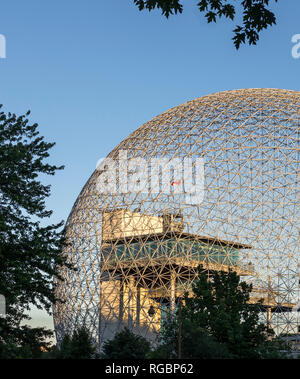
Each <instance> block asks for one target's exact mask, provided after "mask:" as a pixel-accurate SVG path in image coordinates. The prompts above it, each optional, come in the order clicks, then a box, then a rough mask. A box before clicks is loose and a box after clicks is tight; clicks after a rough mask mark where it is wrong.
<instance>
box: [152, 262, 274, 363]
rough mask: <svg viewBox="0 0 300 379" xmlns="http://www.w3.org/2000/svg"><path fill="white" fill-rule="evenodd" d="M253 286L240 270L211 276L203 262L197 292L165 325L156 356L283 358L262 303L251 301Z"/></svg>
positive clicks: (195, 291) (186, 298)
mask: <svg viewBox="0 0 300 379" xmlns="http://www.w3.org/2000/svg"><path fill="white" fill-rule="evenodd" d="M251 290H252V287H251V285H249V284H247V283H246V282H242V281H240V277H239V276H238V275H237V274H236V273H235V272H231V271H230V272H228V273H226V272H217V271H216V272H213V273H212V274H211V276H210V278H208V275H207V272H205V271H204V270H202V268H201V266H200V267H199V277H198V280H197V281H196V282H195V283H194V284H193V287H192V292H193V296H188V294H186V295H185V298H184V301H183V304H182V306H180V307H178V310H177V314H176V316H175V317H169V319H168V322H167V323H165V325H164V326H163V327H162V334H161V343H160V346H159V347H158V349H157V350H156V351H155V352H154V353H153V357H155V358H176V357H178V356H179V355H181V358H195V359H201V358H202V359H207V358H242V359H244V358H247V359H249V358H250V359H251V358H253V359H258V358H265V357H268V358H270V357H276V358H278V357H279V356H280V354H278V353H277V351H278V346H277V345H275V343H273V342H271V341H270V340H269V336H270V331H269V330H268V329H267V327H266V325H264V324H263V323H261V322H260V318H259V315H260V309H259V306H255V305H252V304H250V302H249V299H250V293H251ZM179 350H180V353H179Z"/></svg>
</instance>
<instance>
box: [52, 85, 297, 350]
mask: <svg viewBox="0 0 300 379" xmlns="http://www.w3.org/2000/svg"><path fill="white" fill-rule="evenodd" d="M299 125H300V93H299V92H296V91H287V90H280V89H244V90H234V91H227V92H221V93H216V94H212V95H209V96H204V97H201V98H199V99H195V100H192V101H189V102H187V103H185V104H182V105H180V106H177V107H175V108H172V109H170V110H168V111H167V112H164V113H162V114H161V115H159V116H157V117H155V118H154V119H153V120H151V121H149V122H147V123H146V124H144V125H142V126H141V127H140V128H139V129H137V130H136V131H134V132H133V133H132V134H131V135H129V136H128V137H127V138H126V139H125V140H124V141H122V142H121V143H120V144H119V145H118V146H117V147H116V148H115V149H114V150H113V151H112V152H111V153H110V154H109V155H108V157H110V158H113V159H117V158H118V154H119V152H120V151H121V150H124V151H127V153H128V158H132V157H142V158H144V159H146V160H147V161H149V160H150V159H151V158H153V157H165V158H168V159H172V158H174V157H179V158H183V157H188V156H189V157H191V158H193V159H194V158H197V157H203V158H204V159H205V196H204V200H203V202H202V203H201V204H200V205H198V206H192V205H187V204H185V203H184V202H183V201H182V197H181V195H180V194H178V195H176V194H172V193H171V194H158V195H156V196H153V195H151V194H149V195H145V194H142V193H135V194H121V195H120V194H102V195H101V194H99V193H98V192H97V189H96V185H97V181H99V180H101V175H102V172H101V171H99V170H95V171H94V173H93V174H92V175H91V177H90V179H89V180H88V182H87V183H86V185H85V186H84V188H83V189H82V191H81V193H80V195H79V197H78V199H77V200H76V202H75V204H74V206H73V209H72V211H71V213H70V216H69V218H68V221H67V224H66V232H67V239H68V241H69V246H67V247H66V248H65V251H64V254H66V255H67V256H68V259H69V261H70V262H72V263H73V264H74V265H75V266H76V267H77V271H75V272H72V271H69V270H63V271H62V275H63V277H64V278H65V280H64V282H60V281H57V282H56V283H55V285H56V293H57V296H59V297H60V298H61V299H63V300H64V303H62V304H61V303H57V304H56V305H55V307H54V322H55V330H56V334H57V339H58V341H60V340H61V339H62V337H63V335H64V334H65V333H66V332H69V333H70V332H72V330H73V329H74V328H76V327H78V326H80V325H86V326H88V328H89V329H90V331H91V332H92V334H93V336H94V338H95V342H96V343H98V344H99V345H101V343H102V342H103V340H105V339H107V338H111V337H112V336H113V334H114V333H115V332H116V331H117V330H120V329H121V328H122V327H123V326H124V325H127V326H129V327H131V328H133V329H134V330H135V331H136V332H137V333H140V334H142V335H144V336H146V337H147V338H149V339H150V340H154V338H155V335H156V334H157V333H158V332H159V329H160V325H161V321H162V318H163V314H162V309H163V307H164V306H165V309H167V310H168V309H169V310H171V311H174V308H175V307H176V302H177V300H178V298H180V297H182V294H183V291H185V290H189V288H190V284H191V283H192V282H193V280H195V278H196V277H197V274H196V270H195V267H196V264H197V259H196V258H195V257H194V258H191V252H190V251H189V250H188V249H187V251H186V252H185V253H184V255H183V256H182V255H181V256H180V257H174V256H173V257H170V256H165V257H159V258H158V257H155V254H153V256H151V257H148V258H147V259H144V261H142V260H141V258H140V256H139V255H138V254H137V253H132V254H131V255H130V256H126V259H123V258H120V257H119V256H118V255H117V254H116V246H117V245H118V244H123V245H124V246H126V245H127V246H128V251H130V245H131V244H132V243H133V242H132V239H130V238H124V237H121V236H120V238H115V239H112V240H111V241H110V242H109V244H110V247H111V248H110V253H109V254H107V250H106V253H105V248H104V247H105V246H106V245H107V243H108V242H107V241H105V240H104V239H103V234H104V233H105V231H104V230H103V222H102V220H103V215H104V214H105V212H108V211H114V210H116V209H123V210H125V211H129V212H132V214H134V212H137V211H136V210H138V212H139V213H140V214H141V215H145V217H161V215H163V214H169V215H175V216H176V215H181V216H182V219H183V228H182V229H180V230H179V231H178V230H177V232H176V233H175V232H174V230H170V228H169V229H168V228H167V229H163V230H162V234H161V235H160V239H161V241H165V240H166V239H167V238H169V237H168V233H169V234H170V233H173V238H174V239H175V240H177V241H179V240H182V239H189V238H191V237H190V236H191V235H192V236H194V237H193V238H196V239H197V238H199V237H197V236H204V237H206V238H208V239H209V240H207V241H206V243H207V244H208V246H211V247H212V248H213V246H216V245H217V244H218V243H219V242H218V241H220V240H221V241H225V242H224V243H225V245H226V243H227V245H228V244H229V245H230V242H228V241H233V243H236V244H237V243H239V244H240V249H239V262H237V263H236V264H234V263H233V264H232V265H229V266H228V267H225V266H226V265H223V266H222V264H215V265H213V264H214V263H213V262H212V263H211V264H209V263H208V262H209V261H207V260H206V261H205V260H204V261H203V260H202V262H201V263H202V264H204V268H205V269H206V270H207V272H208V274H209V272H210V271H213V270H228V269H229V268H231V269H234V270H236V271H237V272H238V273H239V274H240V275H243V279H245V280H247V281H248V282H251V283H253V285H254V292H253V296H252V300H251V301H252V302H253V303H256V302H257V301H258V300H259V299H263V301H264V309H262V311H264V312H262V318H263V319H264V320H265V322H267V323H268V324H269V325H270V326H271V327H272V328H273V329H274V330H275V332H276V333H295V332H297V331H298V329H299V318H298V313H297V312H295V306H296V304H297V302H298V301H299V268H300V265H299V263H300V262H299V255H300V254H299V234H298V233H299V211H298V206H299V130H300V128H299ZM129 215H130V213H129ZM149 230H150V229H149V228H148V231H149ZM148 234H149V233H148ZM150 234H151V233H150ZM154 234H155V233H154ZM133 237H134V233H133ZM138 240H139V246H142V245H143V244H144V246H145V245H146V243H147V241H149V237H147V235H146V236H144V237H143V238H142V237H138ZM105 244H106V245H105ZM225 245H224V246H225ZM229 245H228V246H229ZM243 246H244V248H243ZM228 251H229V250H228ZM208 258H209V256H208ZM176 259H177V261H176ZM178 259H179V260H180V262H179V261H178ZM199 262H200V261H199ZM199 262H198V263H199ZM205 262H206V263H205ZM250 266H251V269H249V267H250ZM151 277H152V278H153V280H152V281H151ZM151 283H153V285H151ZM158 283H159V284H158Z"/></svg>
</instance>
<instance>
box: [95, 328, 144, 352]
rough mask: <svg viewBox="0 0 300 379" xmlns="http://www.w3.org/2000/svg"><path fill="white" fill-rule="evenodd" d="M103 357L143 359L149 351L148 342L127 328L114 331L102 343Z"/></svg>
mask: <svg viewBox="0 0 300 379" xmlns="http://www.w3.org/2000/svg"><path fill="white" fill-rule="evenodd" d="M102 350H103V355H102V356H101V358H103V359H144V358H146V357H147V354H148V353H149V351H150V343H149V342H148V341H147V340H146V339H145V338H143V337H141V336H138V335H136V334H134V333H133V332H132V331H130V330H129V329H128V328H124V329H123V330H122V331H121V332H119V333H116V335H115V336H114V338H113V339H111V340H108V341H106V342H104V344H103V348H102Z"/></svg>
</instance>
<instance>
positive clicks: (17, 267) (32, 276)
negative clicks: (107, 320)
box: [0, 106, 66, 352]
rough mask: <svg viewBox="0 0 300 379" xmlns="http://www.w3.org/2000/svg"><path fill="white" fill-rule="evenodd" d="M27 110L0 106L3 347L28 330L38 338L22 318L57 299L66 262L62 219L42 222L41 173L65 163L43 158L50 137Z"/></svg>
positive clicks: (24, 337) (22, 340) (45, 189)
mask: <svg viewBox="0 0 300 379" xmlns="http://www.w3.org/2000/svg"><path fill="white" fill-rule="evenodd" d="M1 107H2V106H0V108H1ZM29 114H30V112H27V113H26V114H25V115H22V116H16V115H15V114H12V113H8V114H6V113H4V112H3V111H1V112H0V294H2V295H3V296H5V299H6V317H5V318H4V317H0V331H1V332H0V344H2V345H1V348H2V352H3V351H4V350H5V347H7V346H9V345H10V346H12V345H14V344H16V346H19V347H20V346H23V345H24V344H26V343H27V342H26V341H28V335H29V334H31V339H34V338H33V336H32V334H33V333H34V331H35V333H36V340H37V341H40V340H41V334H42V333H43V329H41V328H38V329H33V330H31V331H30V330H29V328H22V327H21V322H22V321H24V320H26V319H28V316H26V311H28V310H29V309H30V306H31V305H36V306H37V307H38V308H40V309H41V308H44V309H46V310H47V311H48V312H49V311H50V310H51V307H52V304H53V303H54V302H55V301H56V299H55V295H54V291H53V278H54V277H55V276H58V269H59V268H60V267H61V266H63V265H65V264H66V262H65V259H64V258H63V257H62V255H61V247H62V244H63V243H64V241H63V234H62V231H61V226H62V223H59V224H57V225H47V224H46V223H45V224H46V226H45V225H42V224H41V221H42V220H43V219H45V218H48V217H49V216H50V215H51V214H52V211H51V210H48V209H47V208H46V199H47V197H49V195H50V186H49V185H46V184H43V183H42V181H41V180H42V176H43V175H54V174H55V172H56V171H57V170H61V169H62V168H63V166H60V167H57V166H55V165H50V164H49V163H47V162H45V160H46V159H47V158H48V157H49V150H50V149H51V148H52V147H53V146H54V143H48V142H45V141H44V138H43V137H42V136H40V135H39V132H38V125H37V124H36V123H35V124H30V123H29V120H28V116H29ZM44 335H45V336H49V331H46V330H44ZM39 343H40V342H39Z"/></svg>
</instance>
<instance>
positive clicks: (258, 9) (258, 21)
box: [134, 0, 278, 49]
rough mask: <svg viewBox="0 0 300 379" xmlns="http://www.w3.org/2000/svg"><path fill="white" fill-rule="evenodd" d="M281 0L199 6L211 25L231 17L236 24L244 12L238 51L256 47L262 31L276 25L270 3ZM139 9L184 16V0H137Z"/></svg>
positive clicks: (215, 0)
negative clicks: (247, 47)
mask: <svg viewBox="0 0 300 379" xmlns="http://www.w3.org/2000/svg"><path fill="white" fill-rule="evenodd" d="M277 1H278V0H239V4H240V5H239V6H238V5H236V4H234V2H233V1H232V0H201V1H198V3H197V7H198V9H199V11H200V12H201V13H203V14H204V16H205V18H206V20H207V22H208V23H211V22H217V18H222V17H223V18H228V19H230V20H231V21H234V19H235V17H236V15H237V10H238V9H241V10H242V13H243V17H242V23H241V24H237V25H236V26H235V28H234V30H233V33H234V36H233V38H232V39H233V42H234V45H235V47H236V48H237V49H238V48H239V47H240V46H241V44H245V43H248V44H249V45H256V44H257V41H258V40H259V34H260V32H261V31H262V30H264V29H267V28H268V27H269V26H272V25H274V24H276V17H275V14H274V13H273V12H272V11H271V10H270V4H271V3H273V2H277ZM134 3H135V4H136V5H137V6H138V8H139V10H140V11H142V10H143V9H148V10H149V11H152V10H153V9H155V8H158V9H161V11H162V14H163V15H164V16H165V17H167V18H168V17H169V16H170V15H173V14H177V13H182V12H183V5H182V1H181V0H134Z"/></svg>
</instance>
